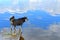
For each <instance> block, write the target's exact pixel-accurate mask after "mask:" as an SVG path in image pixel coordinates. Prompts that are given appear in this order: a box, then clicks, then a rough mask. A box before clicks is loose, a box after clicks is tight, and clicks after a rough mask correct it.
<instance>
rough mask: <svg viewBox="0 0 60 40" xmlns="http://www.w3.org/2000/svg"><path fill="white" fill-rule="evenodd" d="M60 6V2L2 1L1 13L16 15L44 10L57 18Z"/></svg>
mask: <svg viewBox="0 0 60 40" xmlns="http://www.w3.org/2000/svg"><path fill="white" fill-rule="evenodd" d="M3 2H4V3H3ZM51 4H52V5H51ZM59 4H60V1H59V0H0V13H4V12H6V11H8V12H10V13H11V14H14V13H16V12H17V13H23V12H27V11H28V10H40V9H42V10H45V11H48V12H50V14H51V15H53V16H55V15H58V14H60V5H59Z"/></svg>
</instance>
